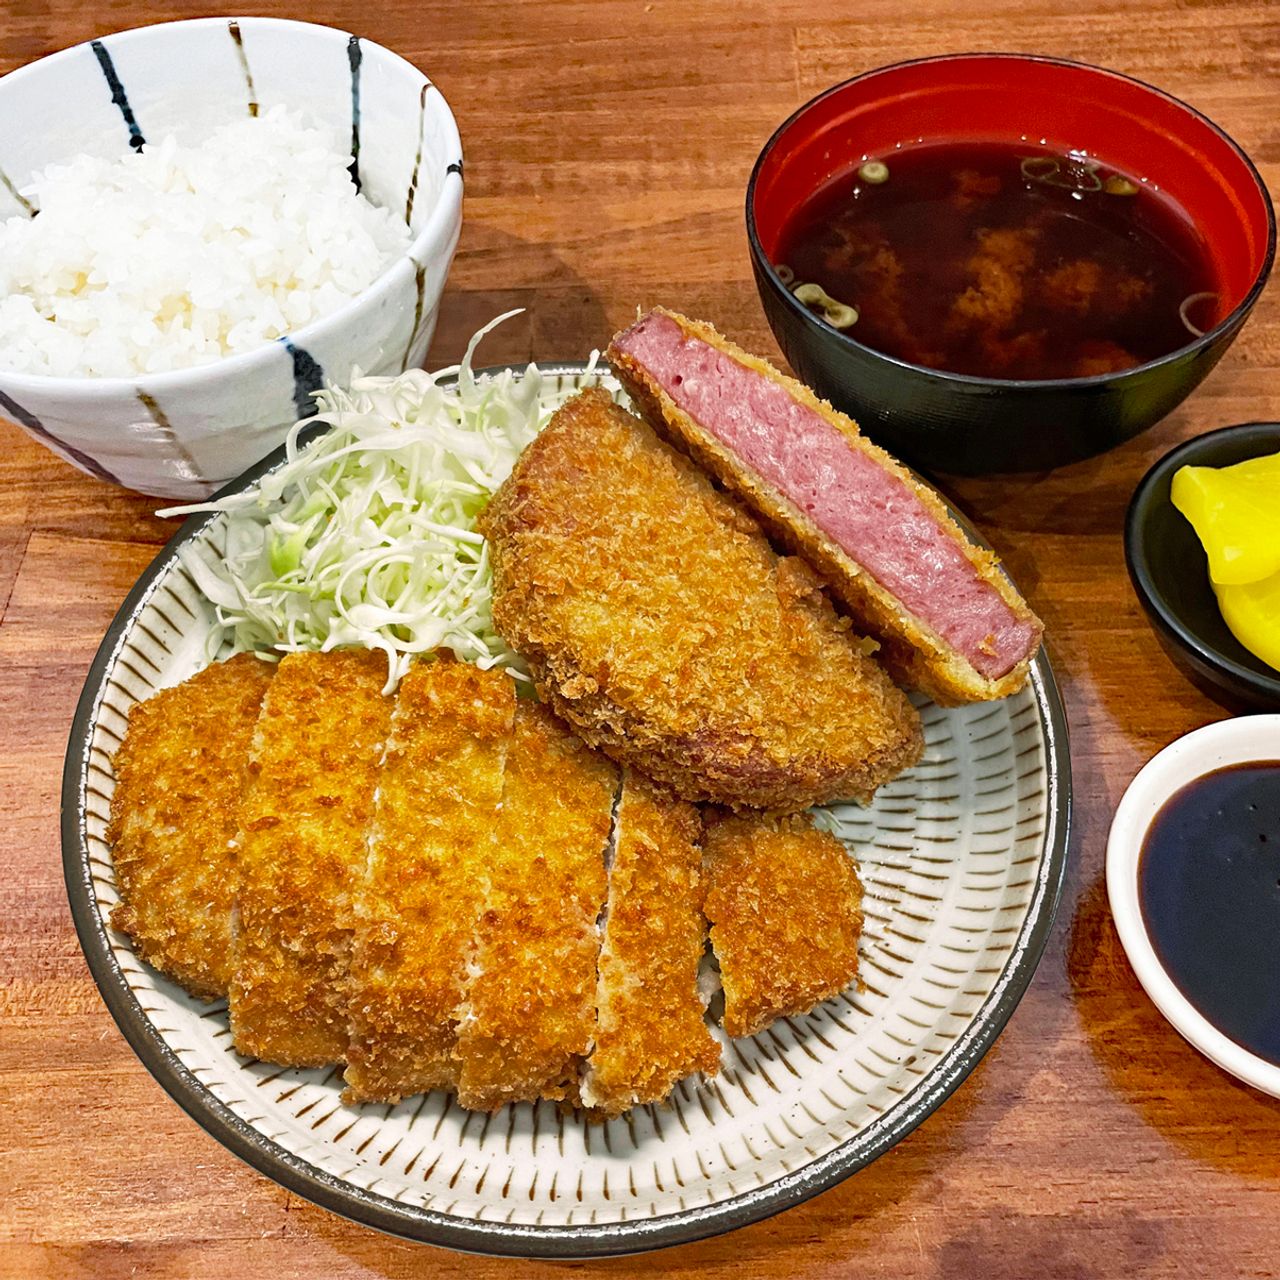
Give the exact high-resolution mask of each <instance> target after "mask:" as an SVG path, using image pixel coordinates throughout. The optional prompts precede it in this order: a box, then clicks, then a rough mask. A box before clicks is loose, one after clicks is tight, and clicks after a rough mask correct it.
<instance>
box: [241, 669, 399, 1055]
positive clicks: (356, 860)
mask: <svg viewBox="0 0 1280 1280" xmlns="http://www.w3.org/2000/svg"><path fill="white" fill-rule="evenodd" d="M386 677H387V662H386V658H385V657H384V656H383V655H382V654H379V653H370V652H348V651H340V652H334V653H296V654H290V655H288V656H287V657H285V658H283V659H281V661H280V665H279V667H278V668H277V670H276V674H275V676H274V678H273V679H272V681H271V686H270V689H269V691H268V693H267V696H266V698H265V699H264V701H263V704H262V714H261V716H259V718H258V723H257V727H256V728H255V730H254V735H253V752H252V756H251V760H250V766H249V783H248V785H247V786H246V788H245V792H244V799H243V801H242V803H241V807H240V834H239V837H238V844H239V850H238V852H237V858H236V866H237V871H238V881H237V896H236V916H237V923H236V926H235V929H234V931H233V939H234V947H233V953H234V958H235V972H234V975H233V977H232V980H231V991H230V999H229V1002H228V1007H229V1009H230V1014H231V1032H232V1037H233V1040H234V1043H235V1047H236V1049H237V1050H238V1051H239V1052H240V1053H243V1054H247V1055H248V1056H250V1057H255V1058H261V1059H263V1060H264V1061H267V1062H278V1063H280V1064H281V1065H284V1066H297V1067H317V1066H325V1065H327V1064H329V1063H333V1062H338V1061H340V1060H341V1059H342V1058H343V1057H344V1056H345V1054H346V1050H347V990H348V969H349V966H350V960H351V939H352V934H353V930H354V925H355V920H354V917H353V912H352V892H353V889H354V888H355V886H356V884H357V882H358V878H359V876H360V875H361V874H362V873H363V870H364V865H365V848H366V842H367V836H368V830H369V824H370V822H371V820H372V818H373V801H374V789H375V787H376V786H377V782H378V766H379V762H380V761H381V759H382V752H383V746H384V743H385V741H386V737H387V729H388V726H389V724H390V720H391V700H390V699H389V698H385V697H383V694H382V686H383V684H384V682H385V680H386Z"/></svg>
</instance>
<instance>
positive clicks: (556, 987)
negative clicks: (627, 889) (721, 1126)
mask: <svg viewBox="0 0 1280 1280" xmlns="http://www.w3.org/2000/svg"><path fill="white" fill-rule="evenodd" d="M617 788H618V771H617V769H616V768H615V767H614V765H613V763H612V762H611V761H610V760H608V759H606V758H605V757H604V756H602V755H600V754H599V753H598V752H596V751H593V750H591V748H590V747H588V746H586V744H585V743H583V742H582V740H581V739H580V738H578V737H577V736H576V735H575V734H574V733H573V732H572V731H571V730H570V729H569V727H568V725H566V724H565V723H564V722H563V721H562V720H560V719H559V718H558V717H557V716H555V715H553V714H552V713H551V712H550V711H548V710H547V709H546V707H544V706H541V705H540V704H538V703H536V702H534V701H532V700H531V699H527V698H525V699H521V700H520V702H519V703H518V704H517V706H516V719H515V731H514V733H513V735H512V738H511V747H510V750H509V751H508V752H507V769H506V777H505V781H504V783H503V790H502V810H501V813H500V814H499V818H498V830H497V847H496V849H495V850H494V859H493V862H492V864H491V866H490V868H489V892H488V897H487V899H486V902H485V909H484V913H483V916H482V919H481V928H480V932H479V939H478V946H477V950H476V955H475V963H474V966H473V968H474V976H473V977H472V979H471V982H470V984H469V986H468V988H467V998H466V1003H465V1005H464V1008H463V1013H462V1018H461V1022H460V1025H459V1030H458V1055H459V1057H460V1058H461V1060H462V1073H461V1076H460V1078H459V1082H458V1101H459V1102H460V1103H461V1104H462V1105H463V1106H464V1107H471V1108H472V1109H474V1110H485V1111H491V1110H494V1109H495V1108H497V1107H500V1106H502V1105H503V1103H506V1102H521V1101H532V1100H535V1099H537V1098H551V1099H564V1098H572V1097H575V1096H576V1084H577V1077H578V1067H579V1064H580V1063H581V1062H582V1061H583V1060H584V1059H585V1058H586V1056H587V1053H588V1052H589V1051H590V1048H591V1042H592V1037H593V1035H594V1033H595V996H596V957H597V955H598V953H599V950H600V937H599V934H598V933H597V931H596V920H597V919H598V917H599V915H600V912H601V910H602V909H603V907H604V903H605V895H606V893H607V890H608V877H607V873H606V871H605V861H604V859H605V849H606V846H607V844H608V842H609V832H610V824H611V817H612V811H613V801H614V796H615V794H616V792H617Z"/></svg>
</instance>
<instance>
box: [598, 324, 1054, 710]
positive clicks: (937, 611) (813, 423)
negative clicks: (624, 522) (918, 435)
mask: <svg viewBox="0 0 1280 1280" xmlns="http://www.w3.org/2000/svg"><path fill="white" fill-rule="evenodd" d="M607 354H608V358H609V360H610V362H611V363H612V365H613V367H614V369H615V371H616V372H617V374H618V377H619V378H620V379H621V381H622V383H623V385H624V386H625V387H626V389H627V391H628V393H629V394H630V395H631V398H632V400H634V401H635V403H636V405H637V407H638V408H639V409H640V410H641V412H642V413H643V414H644V415H645V417H646V418H647V419H648V421H649V422H650V423H651V424H652V425H653V426H654V427H655V428H656V429H657V430H658V432H659V433H660V434H661V435H663V436H664V437H666V438H668V439H670V440H672V441H673V442H674V443H676V444H677V445H678V446H679V447H680V448H681V449H684V450H687V451H688V452H689V453H690V454H691V455H692V456H693V457H694V458H695V459H696V460H697V461H698V462H699V463H700V464H701V465H702V466H704V467H705V468H706V469H707V470H708V471H709V472H710V473H711V474H712V475H713V476H715V477H716V479H717V480H719V481H720V482H721V483H722V484H723V485H724V486H725V487H726V488H727V489H728V490H729V491H730V492H731V493H733V494H734V495H735V496H736V497H737V498H738V499H739V500H740V501H742V502H743V503H744V504H745V505H746V506H747V507H748V508H749V509H750V510H751V511H752V513H753V514H754V515H755V516H756V517H757V518H758V519H759V520H761V521H762V522H763V523H764V525H765V527H766V528H767V529H768V530H769V531H770V532H771V533H772V534H773V535H774V536H775V537H776V538H778V539H779V541H780V542H782V543H783V544H784V545H785V546H787V547H788V548H790V549H791V550H792V551H794V552H796V553H797V554H798V555H801V556H803V557H804V558H805V559H806V560H808V561H809V562H810V563H811V564H812V565H813V566H814V567H815V569H817V571H818V572H819V573H820V574H821V575H822V577H823V578H824V580H825V581H826V582H827V583H828V584H829V585H830V587H831V588H832V590H833V591H834V592H835V594H836V595H837V597H838V598H839V599H840V600H841V602H842V603H843V604H844V605H845V606H846V607H847V608H848V610H849V612H850V613H851V614H852V616H853V617H854V619H855V620H856V621H857V623H858V624H859V625H860V626H862V627H864V628H866V630H867V631H868V632H869V634H871V635H872V636H874V637H875V639H876V640H878V641H879V643H880V645H881V651H880V654H879V656H880V657H881V658H882V660H883V661H884V663H885V665H886V666H887V667H888V668H889V671H890V672H891V674H892V675H893V676H894V677H895V678H896V679H898V680H900V681H902V682H903V683H904V684H907V685H910V686H911V687H914V688H917V689H920V690H922V691H923V692H925V693H927V694H929V695H930V696H931V697H932V698H934V699H935V700H936V701H938V702H940V703H946V704H951V703H960V702H973V701H980V700H984V699H989V698H1002V697H1004V696H1006V695H1007V694H1010V693H1012V692H1014V691H1015V690H1016V689H1018V688H1020V687H1021V685H1022V684H1023V682H1024V681H1025V680H1026V676H1027V670H1028V666H1029V664H1030V661H1031V659H1032V657H1033V656H1034V655H1035V652H1036V650H1037V648H1038V647H1039V644H1040V636H1041V632H1042V630H1043V628H1042V626H1041V623H1040V620H1039V619H1038V618H1037V617H1036V616H1035V614H1034V613H1032V612H1031V610H1030V609H1029V608H1028V607H1027V605H1026V603H1025V602H1024V601H1023V600H1022V598H1021V597H1020V596H1019V594H1018V592H1017V591H1016V590H1015V588H1014V587H1013V585H1012V584H1011V583H1010V582H1009V580H1008V579H1007V578H1006V577H1005V576H1004V574H1003V573H1001V572H1000V569H999V565H998V562H997V561H996V559H995V557H994V556H993V555H992V554H991V552H989V551H985V550H983V549H981V548H979V547H976V546H975V545H974V544H973V543H972V542H970V541H969V539H968V538H967V537H966V536H965V534H964V532H963V530H962V529H961V528H960V527H959V525H957V524H956V522H955V520H954V519H953V518H952V517H951V515H950V513H949V512H948V511H947V509H946V506H945V505H944V504H943V502H942V501H941V499H940V498H939V497H938V495H937V494H936V493H934V492H933V490H931V489H929V488H928V487H927V486H925V485H922V484H920V483H919V482H918V481H917V480H916V479H915V478H914V477H913V476H912V475H911V474H910V472H908V471H907V469H906V468H905V467H903V466H902V465H901V464H900V463H898V462H897V461H895V460H894V459H893V458H892V457H891V456H890V455H889V454H888V453H886V452H885V451H884V450H883V449H880V448H878V447H877V446H875V445H873V444H872V443H871V442H870V441H868V440H867V439H866V438H865V437H864V436H863V435H862V434H861V432H860V431H859V430H858V427H857V425H856V424H855V423H854V422H853V421H852V420H851V419H850V418H848V417H846V416H845V415H844V414H842V413H838V412H836V411H835V410H834V409H832V407H831V406H830V405H829V404H827V403H826V402H825V401H823V400H820V399H819V398H818V397H817V396H816V395H814V393H813V392H812V391H811V390H810V389H809V388H808V387H806V386H804V385H802V384H801V383H799V382H797V381H796V380H795V379H794V378H788V377H785V376H784V375H783V374H781V373H779V372H778V371H777V370H776V369H774V368H773V367H772V366H771V365H769V364H767V363H766V362H765V361H764V360H761V359H759V358H758V357H756V356H753V355H750V354H749V353H748V352H746V351H743V350H742V348H740V347H738V346H736V345H734V343H732V342H730V341H728V340H727V339H725V338H723V337H722V336H721V335H720V334H719V333H717V332H716V331H715V329H713V328H712V327H711V326H710V325H708V324H703V323H700V322H698V321H695V320H690V319H688V318H687V317H685V316H682V315H679V314H678V313H677V312H674V311H668V310H666V309H665V308H661V307H659V308H656V309H655V310H653V311H651V312H649V314H648V315H646V316H644V317H643V318H642V319H641V320H639V321H637V323H636V324H634V325H632V326H631V327H630V328H629V329H626V330H624V331H623V332H622V333H619V334H618V335H617V336H616V337H615V338H614V340H613V342H612V344H611V345H610V347H609V349H608V353H607Z"/></svg>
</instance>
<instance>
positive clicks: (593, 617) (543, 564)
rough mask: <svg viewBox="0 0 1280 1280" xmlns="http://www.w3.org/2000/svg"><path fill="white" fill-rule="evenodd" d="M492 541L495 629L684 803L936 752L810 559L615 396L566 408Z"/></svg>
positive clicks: (567, 708)
mask: <svg viewBox="0 0 1280 1280" xmlns="http://www.w3.org/2000/svg"><path fill="white" fill-rule="evenodd" d="M481 529H482V532H483V533H484V534H485V535H486V537H487V538H488V540H489V545H490V551H491V555H492V557H493V583H494V599H493V616H494V622H495V624H496V626H497V628H498V630H499V631H500V632H501V633H502V635H503V636H504V637H505V638H506V639H507V641H508V642H509V643H510V644H511V645H512V646H513V647H514V648H515V649H516V650H517V651H518V652H519V653H521V654H522V655H523V656H524V657H525V659H526V660H527V661H528V663H529V666H530V668H531V670H532V672H533V675H534V678H535V681H536V683H537V686H538V690H539V692H540V694H541V695H542V697H543V698H544V700H545V701H547V702H548V703H549V704H550V705H551V707H552V708H553V709H554V710H555V711H557V712H558V713H559V714H560V715H561V716H563V717H564V719H566V720H567V721H569V723H570V724H572V725H573V726H574V728H575V729H577V731H578V732H579V733H580V734H581V735H582V736H583V738H585V739H586V741H587V742H589V743H590V744H591V745H593V746H597V747H600V748H602V749H603V750H604V751H605V752H607V753H608V754H609V755H611V756H612V757H613V758H614V759H615V760H617V761H618V762H619V763H620V764H623V765H626V766H629V767H632V768H635V769H638V770H641V771H643V772H644V773H647V774H648V775H649V776H650V777H652V778H654V779H655V780H656V781H658V782H659V783H662V784H664V785H666V786H667V787H669V788H670V789H671V790H673V791H674V792H676V793H677V794H678V795H680V796H681V797H682V798H684V799H686V800H690V801H709V802H713V803H718V804H723V805H728V806H730V807H733V808H741V807H755V808H760V809H774V810H796V809H803V808H807V807H808V806H809V805H812V804H819V803H823V802H825V801H830V800H835V799H841V798H847V797H850V796H857V797H865V796H869V795H870V794H871V793H872V792H873V791H874V790H875V789H876V788H877V787H878V786H880V785H881V784H882V783H884V782H887V781H888V780H889V779H890V778H892V777H894V776H895V775H896V774H898V773H899V772H900V771H901V770H902V769H905V768H908V767H909V766H911V765H912V764H914V763H916V761H917V760H918V759H919V758H920V754H921V751H922V748H923V739H922V735H921V730H920V722H919V718H918V717H917V715H916V713H915V711H914V710H913V708H912V707H911V704H910V703H909V702H908V701H907V699H906V696H905V695H904V694H903V693H902V692H901V691H900V690H898V689H897V688H896V687H895V686H894V685H893V684H892V682H891V681H890V680H889V678H888V676H887V675H886V674H885V672H884V671H883V670H882V669H881V668H880V667H879V666H878V665H877V664H876V662H874V661H873V660H872V659H871V658H869V657H868V656H867V655H866V654H865V653H864V651H863V645H862V643H861V642H860V640H859V638H858V637H856V636H855V635H853V634H852V633H851V632H850V630H849V628H848V624H847V622H844V621H842V620H840V619H838V618H837V617H836V615H835V612H834V610H833V609H832V607H831V604H830V603H829V602H828V601H827V599H826V598H825V597H824V596H823V594H822V591H821V589H820V588H819V585H818V582H817V580H816V578H815V577H814V576H813V574H812V573H811V572H810V571H809V570H808V568H807V567H806V566H805V565H804V563H803V562H802V561H800V560H798V559H796V558H794V557H787V558H782V559H780V558H779V557H778V556H777V555H775V554H774V552H773V551H772V549H771V548H770V546H769V543H768V541H767V540H766V539H765V536H764V534H763V533H762V532H761V531H760V529H759V528H758V527H757V526H756V524H755V523H754V521H752V520H751V518H750V517H749V516H747V515H746V514H745V513H744V512H743V511H742V510H741V509H740V508H739V507H738V506H737V505H736V504H735V503H734V502H733V501H732V500H731V499H729V498H727V497H725V496H724V495H723V494H721V493H719V492H718V491H717V490H716V489H714V488H713V486H712V484H711V482H710V481H709V480H708V479H707V477H706V476H705V475H703V473H702V472H701V471H699V470H698V468H697V467H695V466H694V464H693V463H691V462H690V461H689V460H688V459H687V458H685V457H684V456H683V455H681V454H680V453H678V452H677V451H676V450H675V449H673V448H672V447H671V446H670V445H668V444H666V443H664V442H663V441H661V440H659V439H658V437H657V436H656V435H655V434H654V431H653V429H652V428H651V427H649V426H648V425H646V424H645V423H644V422H642V421H641V420H640V419H638V418H636V417H634V416H633V415H632V414H629V413H627V412H626V411H625V410H623V409H621V408H619V407H618V406H617V405H616V404H615V403H614V402H613V401H612V400H611V399H610V397H609V396H608V395H607V394H606V393H605V392H603V391H599V390H591V391H584V392H582V393H580V394H579V395H578V396H576V397H575V398H574V399H573V400H571V401H569V402H568V404H566V405H565V406H564V407H563V408H561V409H560V410H559V412H558V413H556V415H555V416H554V417H553V418H552V420H551V422H550V423H549V424H548V426H547V427H546V428H545V430H544V431H543V432H542V433H541V435H539V436H538V438H537V439H536V440H534V442H533V443H532V444H531V445H530V446H529V447H528V448H527V449H526V450H525V452H524V454H523V455H522V457H521V458H520V461H519V462H518V463H517V465H516V468H515V470H514V471H513V472H512V474H511V476H510V477H509V478H508V480H507V481H506V483H505V484H504V485H503V486H502V488H501V489H500V490H499V491H498V493H497V494H496V495H495V496H494V498H493V500H492V502H491V503H490V504H489V506H488V508H487V509H486V510H485V511H484V513H483V514H482V516H481Z"/></svg>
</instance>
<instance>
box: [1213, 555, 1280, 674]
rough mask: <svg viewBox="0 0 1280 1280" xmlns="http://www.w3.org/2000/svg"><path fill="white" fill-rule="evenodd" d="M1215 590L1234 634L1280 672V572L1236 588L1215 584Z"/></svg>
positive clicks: (1251, 650) (1219, 605)
mask: <svg viewBox="0 0 1280 1280" xmlns="http://www.w3.org/2000/svg"><path fill="white" fill-rule="evenodd" d="M1213 589H1214V591H1215V592H1216V593H1217V596H1218V608H1219V609H1221V610H1222V617H1223V619H1224V620H1225V622H1226V624H1227V626H1228V627H1230V628H1231V634H1232V635H1233V636H1235V638H1236V639H1237V640H1239V641H1240V643H1241V644H1242V645H1244V647H1245V648H1246V649H1248V650H1249V652H1250V653H1253V654H1256V655H1257V656H1258V657H1259V658H1261V659H1262V660H1263V662H1265V663H1266V664H1267V665H1268V666H1271V667H1275V669H1276V670H1277V671H1280V573H1273V574H1272V575H1271V576H1270V577H1269V578H1260V579H1259V580H1258V581H1257V582H1244V583H1239V584H1236V585H1234V586H1233V585H1230V584H1225V583H1224V584H1218V583H1215V584H1214V588H1213Z"/></svg>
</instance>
